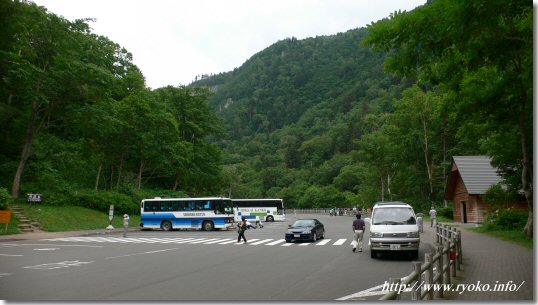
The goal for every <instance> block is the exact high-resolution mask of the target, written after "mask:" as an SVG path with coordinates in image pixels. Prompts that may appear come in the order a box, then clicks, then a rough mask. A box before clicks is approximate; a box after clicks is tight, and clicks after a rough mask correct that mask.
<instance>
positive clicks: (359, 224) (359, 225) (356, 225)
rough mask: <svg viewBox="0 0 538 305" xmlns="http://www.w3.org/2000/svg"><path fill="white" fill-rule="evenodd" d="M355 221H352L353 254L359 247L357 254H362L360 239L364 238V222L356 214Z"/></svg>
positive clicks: (358, 214) (359, 215)
mask: <svg viewBox="0 0 538 305" xmlns="http://www.w3.org/2000/svg"><path fill="white" fill-rule="evenodd" d="M356 217H357V219H355V220H353V225H352V228H353V234H354V236H353V252H355V251H356V250H357V246H358V247H359V252H362V237H363V236H364V228H365V224H364V220H362V219H361V214H360V213H357V215H356Z"/></svg>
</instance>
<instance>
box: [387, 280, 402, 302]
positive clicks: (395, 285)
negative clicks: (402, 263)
mask: <svg viewBox="0 0 538 305" xmlns="http://www.w3.org/2000/svg"><path fill="white" fill-rule="evenodd" d="M401 282H402V280H401V279H400V278H393V277H391V278H389V284H390V286H389V287H392V288H394V290H393V291H398V293H396V297H395V298H394V299H395V300H399V299H400V298H401V297H402V296H401V294H400V293H399V292H400V283H401Z"/></svg>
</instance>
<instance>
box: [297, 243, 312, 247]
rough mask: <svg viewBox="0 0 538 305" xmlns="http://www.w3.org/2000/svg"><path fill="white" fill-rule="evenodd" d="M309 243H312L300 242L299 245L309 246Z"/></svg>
mask: <svg viewBox="0 0 538 305" xmlns="http://www.w3.org/2000/svg"><path fill="white" fill-rule="evenodd" d="M308 245H310V243H300V244H299V247H306V246H308Z"/></svg>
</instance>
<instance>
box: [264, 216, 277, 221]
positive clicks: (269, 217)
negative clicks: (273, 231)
mask: <svg viewBox="0 0 538 305" xmlns="http://www.w3.org/2000/svg"><path fill="white" fill-rule="evenodd" d="M265 221H267V222H273V221H275V219H274V218H273V216H267V219H266V220H265Z"/></svg>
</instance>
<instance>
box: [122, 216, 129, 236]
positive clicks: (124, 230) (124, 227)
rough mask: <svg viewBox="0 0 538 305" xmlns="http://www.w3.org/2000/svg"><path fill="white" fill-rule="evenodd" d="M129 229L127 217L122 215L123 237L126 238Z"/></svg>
mask: <svg viewBox="0 0 538 305" xmlns="http://www.w3.org/2000/svg"><path fill="white" fill-rule="evenodd" d="M128 228H129V215H127V214H124V215H123V237H124V238H125V237H127V229H128Z"/></svg>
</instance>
